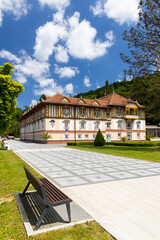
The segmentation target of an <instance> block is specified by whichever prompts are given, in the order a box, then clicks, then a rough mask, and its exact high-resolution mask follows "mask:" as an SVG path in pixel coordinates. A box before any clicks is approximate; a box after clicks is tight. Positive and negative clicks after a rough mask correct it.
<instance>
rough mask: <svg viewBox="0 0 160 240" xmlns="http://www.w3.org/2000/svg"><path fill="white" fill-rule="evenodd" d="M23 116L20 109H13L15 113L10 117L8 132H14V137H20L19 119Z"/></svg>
mask: <svg viewBox="0 0 160 240" xmlns="http://www.w3.org/2000/svg"><path fill="white" fill-rule="evenodd" d="M22 115H23V110H22V109H21V108H17V107H16V109H15V112H14V114H13V116H12V119H11V122H10V128H9V129H8V132H14V136H15V137H19V136H20V121H19V119H20V118H21V117H22Z"/></svg>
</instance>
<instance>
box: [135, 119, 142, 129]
mask: <svg viewBox="0 0 160 240" xmlns="http://www.w3.org/2000/svg"><path fill="white" fill-rule="evenodd" d="M136 124H137V129H140V128H141V122H140V121H138V122H136Z"/></svg>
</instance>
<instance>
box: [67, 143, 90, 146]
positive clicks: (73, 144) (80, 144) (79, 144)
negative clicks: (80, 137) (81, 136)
mask: <svg viewBox="0 0 160 240" xmlns="http://www.w3.org/2000/svg"><path fill="white" fill-rule="evenodd" d="M93 144H94V143H93V142H67V145H68V146H82V145H83V146H87V145H93Z"/></svg>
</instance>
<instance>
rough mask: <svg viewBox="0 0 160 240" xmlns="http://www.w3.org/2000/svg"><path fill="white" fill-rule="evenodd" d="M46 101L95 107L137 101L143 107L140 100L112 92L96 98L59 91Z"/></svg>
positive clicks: (120, 104)
mask: <svg viewBox="0 0 160 240" xmlns="http://www.w3.org/2000/svg"><path fill="white" fill-rule="evenodd" d="M63 99H66V101H64V102H63ZM67 101H68V102H67ZM82 101H83V102H84V103H83V102H82ZM44 102H48V103H60V104H67V105H81V106H95V107H108V106H126V105H127V104H128V103H135V104H136V105H137V106H138V107H140V108H142V106H141V105H140V104H139V103H138V102H136V101H133V100H130V99H127V98H125V97H122V96H120V95H118V94H116V93H111V94H109V95H107V96H103V97H101V98H98V99H96V100H95V99H84V98H73V97H66V96H64V95H62V94H60V93H57V94H55V95H53V96H52V97H48V96H47V97H46V100H44ZM94 102H95V104H94ZM96 103H98V104H96Z"/></svg>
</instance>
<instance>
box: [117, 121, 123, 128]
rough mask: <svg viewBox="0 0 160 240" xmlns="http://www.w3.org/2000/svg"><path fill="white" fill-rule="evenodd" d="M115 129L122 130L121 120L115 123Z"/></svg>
mask: <svg viewBox="0 0 160 240" xmlns="http://www.w3.org/2000/svg"><path fill="white" fill-rule="evenodd" d="M117 128H118V129H122V120H118V121H117Z"/></svg>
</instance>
